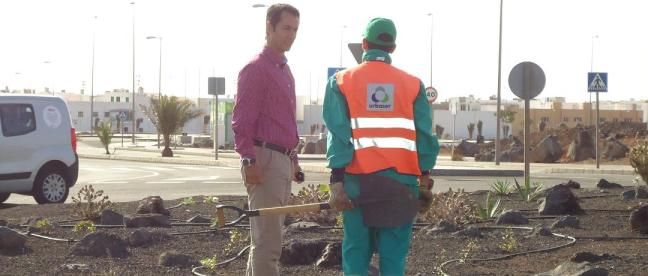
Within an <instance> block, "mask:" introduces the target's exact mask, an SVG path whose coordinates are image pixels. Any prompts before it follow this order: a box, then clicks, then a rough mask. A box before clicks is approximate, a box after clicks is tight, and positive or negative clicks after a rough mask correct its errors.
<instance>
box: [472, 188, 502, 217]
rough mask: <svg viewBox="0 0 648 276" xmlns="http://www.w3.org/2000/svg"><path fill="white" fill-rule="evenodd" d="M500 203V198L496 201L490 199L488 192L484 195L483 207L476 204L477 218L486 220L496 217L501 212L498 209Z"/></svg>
mask: <svg viewBox="0 0 648 276" xmlns="http://www.w3.org/2000/svg"><path fill="white" fill-rule="evenodd" d="M501 201H502V199H501V198H498V199H497V200H495V199H494V198H491V192H488V194H486V201H485V202H484V206H482V205H481V204H477V217H478V218H480V219H482V220H487V219H491V218H494V217H496V216H498V215H499V214H500V213H501V212H502V210H501V209H500V208H499V207H500V202H501Z"/></svg>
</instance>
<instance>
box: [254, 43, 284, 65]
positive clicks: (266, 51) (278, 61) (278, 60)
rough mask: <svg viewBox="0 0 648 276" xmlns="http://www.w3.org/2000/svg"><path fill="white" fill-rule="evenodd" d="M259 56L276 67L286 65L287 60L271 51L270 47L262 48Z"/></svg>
mask: <svg viewBox="0 0 648 276" xmlns="http://www.w3.org/2000/svg"><path fill="white" fill-rule="evenodd" d="M261 55H262V56H264V57H266V58H268V59H269V60H270V61H271V62H272V63H273V64H275V65H276V66H281V67H283V66H285V65H286V63H288V59H287V58H286V56H284V55H280V54H278V53H277V52H276V51H275V50H272V49H271V48H270V47H268V46H265V47H263V51H262V52H261Z"/></svg>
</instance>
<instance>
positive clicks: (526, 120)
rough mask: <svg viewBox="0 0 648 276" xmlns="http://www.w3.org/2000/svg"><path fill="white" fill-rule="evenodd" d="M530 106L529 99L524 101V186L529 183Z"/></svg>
mask: <svg viewBox="0 0 648 276" xmlns="http://www.w3.org/2000/svg"><path fill="white" fill-rule="evenodd" d="M530 107H531V104H530V100H529V99H525V100H524V184H525V185H527V183H530V182H529V181H530V177H529V173H530V172H529V169H530V168H529V156H530V154H531V152H530V151H529V148H530V147H529V146H530V143H531V142H530V140H531V139H530V137H529V136H531V131H530V130H529V125H530V122H529V120H530V119H531V110H530Z"/></svg>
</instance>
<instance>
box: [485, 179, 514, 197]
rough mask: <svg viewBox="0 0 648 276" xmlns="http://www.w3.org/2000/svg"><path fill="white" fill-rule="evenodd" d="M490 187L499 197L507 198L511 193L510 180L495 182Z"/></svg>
mask: <svg viewBox="0 0 648 276" xmlns="http://www.w3.org/2000/svg"><path fill="white" fill-rule="evenodd" d="M490 187H491V190H493V192H495V194H496V195H498V196H505V195H508V194H509V193H510V192H511V183H510V182H509V181H508V180H503V181H502V180H495V182H493V183H492V184H491V185H490Z"/></svg>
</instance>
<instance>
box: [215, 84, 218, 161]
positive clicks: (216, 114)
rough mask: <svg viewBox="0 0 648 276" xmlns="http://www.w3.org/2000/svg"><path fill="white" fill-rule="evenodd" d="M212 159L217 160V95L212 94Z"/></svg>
mask: <svg viewBox="0 0 648 276" xmlns="http://www.w3.org/2000/svg"><path fill="white" fill-rule="evenodd" d="M214 160H218V95H214Z"/></svg>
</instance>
